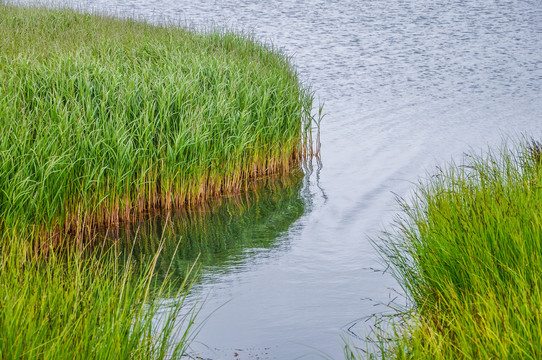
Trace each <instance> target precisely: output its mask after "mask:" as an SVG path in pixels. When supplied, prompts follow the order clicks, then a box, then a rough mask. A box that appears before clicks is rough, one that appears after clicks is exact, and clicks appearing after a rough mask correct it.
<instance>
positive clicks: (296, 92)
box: [0, 5, 312, 245]
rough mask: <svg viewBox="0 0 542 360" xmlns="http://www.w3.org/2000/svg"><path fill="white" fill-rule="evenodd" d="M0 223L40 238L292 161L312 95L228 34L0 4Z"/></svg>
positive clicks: (209, 191) (271, 57)
mask: <svg viewBox="0 0 542 360" xmlns="http://www.w3.org/2000/svg"><path fill="white" fill-rule="evenodd" d="M0 33H2V37H0V49H2V52H1V54H0V78H1V79H2V82H1V83H0V122H1V126H2V135H1V137H0V164H1V167H0V218H1V219H2V221H1V224H0V226H1V227H2V229H4V230H6V229H10V231H16V232H17V233H25V234H26V235H28V236H33V237H36V238H39V239H40V242H41V244H42V245H43V240H44V239H45V237H48V238H49V239H48V241H49V242H53V243H54V242H57V241H58V240H59V239H60V238H61V237H62V234H66V233H70V234H75V235H77V236H79V237H80V235H81V234H83V233H84V232H85V231H86V230H88V229H90V228H93V227H96V226H98V225H110V224H116V223H118V222H119V221H123V220H132V219H133V218H135V217H137V216H138V214H140V213H142V212H146V211H150V210H154V209H170V208H174V207H181V206H185V205H186V204H191V203H195V202H200V201H202V200H204V199H206V198H209V197H213V196H217V195H220V194H224V193H232V192H239V191H241V190H242V188H243V186H244V183H245V182H246V180H247V179H250V178H255V177H259V176H262V175H267V174H270V173H277V172H279V173H280V172H288V171H289V170H290V169H292V168H294V167H297V166H298V163H299V160H300V158H301V157H302V156H304V155H306V154H307V152H309V151H310V144H309V137H310V125H311V124H310V121H311V117H310V110H311V103H312V95H311V93H310V92H309V91H308V90H307V89H305V88H303V87H302V86H301V85H300V84H299V81H298V78H297V75H296V73H295V71H294V70H293V68H292V65H291V64H290V62H289V60H288V58H287V57H286V56H285V55H284V54H282V53H280V52H278V51H275V50H273V49H269V48H268V47H266V46H263V45H261V44H259V43H258V42H256V41H254V39H251V38H247V37H245V36H240V35H237V34H234V33H230V32H227V31H216V32H212V33H206V34H200V33H193V32H188V31H185V30H183V29H179V28H176V27H169V26H152V25H149V24H145V23H142V22H135V21H131V20H122V21H121V20H117V19H113V18H108V17H104V16H92V15H82V14H79V13H76V12H74V11H70V10H44V9H35V8H32V9H28V8H20V7H13V6H6V5H0Z"/></svg>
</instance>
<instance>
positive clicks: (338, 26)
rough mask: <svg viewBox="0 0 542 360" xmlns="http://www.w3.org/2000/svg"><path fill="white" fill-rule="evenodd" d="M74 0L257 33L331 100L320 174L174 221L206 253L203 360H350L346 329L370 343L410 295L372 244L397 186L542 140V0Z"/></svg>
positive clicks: (405, 188)
mask: <svg viewBox="0 0 542 360" xmlns="http://www.w3.org/2000/svg"><path fill="white" fill-rule="evenodd" d="M74 2H75V3H76V4H77V5H78V6H79V7H81V8H83V9H90V10H98V11H105V12H114V13H117V14H121V15H130V16H140V17H144V18H147V19H150V20H152V21H164V20H179V19H180V20H181V21H183V22H185V23H188V24H190V25H191V26H195V27H201V26H207V27H208V26H209V24H214V26H218V27H228V28H234V29H237V30H240V31H245V32H252V33H254V34H255V35H256V36H257V37H258V38H260V39H262V40H264V41H268V42H271V43H273V44H274V45H276V46H278V47H280V48H282V49H284V50H285V51H286V52H287V53H288V54H291V55H292V56H293V57H294V61H295V64H296V66H297V67H298V70H299V73H300V74H301V77H302V79H303V80H304V81H305V82H306V83H307V84H310V85H311V86H312V88H313V89H314V91H315V94H316V96H317V98H318V99H320V101H322V102H325V113H326V117H325V119H324V121H323V122H322V162H323V167H322V168H321V169H318V168H317V167H315V168H314V169H313V172H312V173H310V174H308V175H306V176H305V177H304V178H301V179H298V180H294V181H290V182H289V183H288V184H279V185H276V186H275V185H273V186H266V187H265V188H264V189H263V190H261V191H259V192H258V193H255V194H253V195H251V197H250V199H248V200H247V199H245V200H231V201H225V203H224V204H223V205H221V206H220V207H218V208H216V209H215V210H209V214H208V215H201V214H200V215H194V214H192V215H185V216H181V217H177V218H176V220H175V217H174V221H173V222H172V225H170V228H171V230H170V231H169V230H168V231H169V232H168V233H170V234H171V235H170V236H171V238H172V242H173V241H177V240H176V239H177V238H178V236H183V237H184V238H187V239H190V240H187V241H188V242H189V243H190V244H191V245H190V246H191V249H192V250H186V253H185V254H186V256H187V258H190V257H191V256H194V254H195V253H196V252H199V251H202V253H203V255H202V257H203V259H202V262H203V264H204V267H203V270H202V280H201V282H200V283H199V285H198V286H197V289H196V291H194V294H193V295H192V298H193V299H195V298H196V297H197V296H199V297H200V298H201V297H203V298H206V302H205V305H204V307H203V310H202V316H200V320H201V319H203V318H205V317H207V315H209V314H211V313H212V316H211V317H210V318H209V319H208V320H207V322H206V324H205V326H204V327H203V329H202V330H201V332H200V333H199V335H198V338H197V342H196V343H195V344H194V346H193V351H194V353H195V354H198V355H199V356H201V357H202V358H206V359H207V358H209V359H295V358H299V357H302V358H307V359H309V358H310V359H312V358H320V352H324V353H326V354H328V356H329V357H331V358H341V355H342V346H343V345H342V344H343V340H342V338H346V339H350V341H356V340H355V339H356V336H363V334H364V333H365V332H366V331H367V329H368V323H365V322H363V321H361V322H360V321H358V320H359V319H362V318H363V317H365V316H367V315H370V314H372V313H375V312H379V311H385V310H386V308H385V307H384V306H382V305H379V303H382V302H386V301H388V299H389V298H390V297H393V296H395V292H394V291H393V290H390V289H393V288H395V289H397V285H396V283H395V282H394V280H393V279H392V278H391V277H390V276H389V275H387V274H383V273H382V272H375V271H373V270H372V269H371V268H382V265H380V264H379V262H378V255H377V254H376V252H375V250H374V249H373V247H372V245H371V244H370V241H369V238H371V237H372V238H376V237H377V236H378V234H379V231H380V230H381V229H382V228H383V227H384V226H385V225H386V224H389V223H390V221H391V220H392V218H393V214H394V211H395V210H397V208H396V206H395V202H394V196H395V195H394V193H395V194H398V195H400V196H406V195H407V194H408V192H409V190H410V189H411V188H412V182H415V181H416V180H417V179H418V178H419V177H420V176H423V175H424V174H425V172H426V171H431V169H432V168H434V165H435V164H436V163H442V162H444V161H448V160H450V159H451V158H452V157H454V158H456V159H460V156H461V154H462V153H463V152H464V151H468V150H469V149H474V150H479V149H482V148H485V147H486V146H487V145H498V144H499V143H500V142H501V140H502V138H503V137H504V136H509V135H511V136H518V135H520V134H522V133H527V134H533V135H535V136H538V137H540V136H541V135H542V131H541V130H542V121H541V120H542V116H541V115H542V91H541V90H542V89H541V87H542V1H540V0H530V1H529V0H526V1H520V0H516V1H497V0H495V1H478V0H473V1H467V0H463V1H459V0H452V1H448V2H444V3H443V2H441V1H425V0H420V1H407V0H361V1H353V0H341V1H334V0H325V1H324V0H320V1H318V0H284V1H264V0H225V1H218V0H216V1H213V0H199V1H187V0H169V1H168V0H162V1H161V0H155V1H147V0H145V1H143V0H117V1H114V0H107V1H106V0H98V1H82V2H81V1H80V0H74ZM236 203H237V204H239V203H240V206H236V205H235V204H236ZM153 226H154V228H158V230H156V229H155V230H152V228H153ZM161 226H163V224H162V222H161V221H160V220H159V219H158V220H155V221H154V222H151V223H149V225H148V227H149V229H150V230H148V231H147V232H146V233H148V234H152V233H153V232H154V233H159V232H160V231H161V229H162V227H161ZM148 236H149V239H150V240H148V241H147V242H146V243H145V242H144V245H142V247H141V248H140V251H145V249H146V247H152V244H153V241H154V240H152V238H153V236H152V235H148ZM183 264H185V262H183V261H181V260H179V264H178V266H179V268H181V267H182V266H184V265H183ZM179 271H181V270H179ZM236 354H237V355H236Z"/></svg>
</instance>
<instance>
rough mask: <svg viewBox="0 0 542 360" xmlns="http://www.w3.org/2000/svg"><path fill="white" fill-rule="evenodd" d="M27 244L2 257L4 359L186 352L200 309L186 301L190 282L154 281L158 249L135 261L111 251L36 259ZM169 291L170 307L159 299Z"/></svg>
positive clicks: (7, 248)
mask: <svg viewBox="0 0 542 360" xmlns="http://www.w3.org/2000/svg"><path fill="white" fill-rule="evenodd" d="M2 240H4V241H5V240H6V239H2ZM24 245H25V244H20V243H17V242H16V241H13V240H9V243H8V244H7V245H6V244H5V245H4V246H3V249H2V256H1V257H0V277H1V280H0V358H1V359H115V360H116V359H171V358H178V357H180V356H181V355H183V354H184V353H185V352H186V349H187V346H188V345H189V343H190V340H191V339H192V337H193V335H194V334H195V333H194V332H193V330H194V329H191V323H192V320H193V316H194V315H196V312H195V311H194V310H195V309H192V310H190V309H184V307H183V306H182V305H183V303H184V299H185V296H186V293H187V291H188V288H189V285H188V283H186V282H181V283H179V282H175V281H174V280H173V279H171V278H170V276H169V275H168V274H166V275H164V276H165V280H160V282H159V283H157V280H156V277H155V276H154V271H155V268H156V263H157V261H158V259H159V254H160V249H158V251H157V252H156V254H155V256H154V257H153V258H150V259H148V261H144V262H139V263H138V265H136V263H135V262H133V261H130V259H129V257H128V258H127V259H126V260H123V261H121V260H120V259H119V257H118V256H117V255H118V254H115V253H113V252H111V251H108V252H105V253H104V252H102V253H99V252H95V253H94V254H93V255H92V256H90V257H88V256H86V257H85V256H82V253H80V252H79V253H71V254H61V255H60V254H58V255H57V254H56V253H54V252H49V256H48V257H47V258H44V257H42V258H39V259H32V257H31V256H29V254H25V251H28V250H27V249H26V248H25V246H24ZM165 297H168V298H170V299H171V300H170V301H169V303H168V306H167V307H165V306H164V305H163V304H161V303H160V301H159V299H161V298H165ZM159 311H160V318H161V319H162V320H161V321H160V322H159V321H157V314H158V312H159Z"/></svg>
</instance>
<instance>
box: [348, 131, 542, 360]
mask: <svg viewBox="0 0 542 360" xmlns="http://www.w3.org/2000/svg"><path fill="white" fill-rule="evenodd" d="M520 144H521V145H519V146H516V147H514V148H513V149H512V150H510V149H504V150H502V151H501V152H500V153H495V152H489V153H487V154H485V155H478V156H470V157H468V158H467V161H466V163H465V164H463V165H461V166H457V165H451V166H449V167H448V168H447V169H446V170H443V171H441V172H440V173H439V174H437V175H435V176H433V177H431V178H430V180H429V181H428V182H426V183H424V184H422V185H421V186H420V187H419V188H418V189H417V191H416V193H415V196H414V199H413V201H412V202H409V203H404V204H403V209H404V212H403V216H402V217H401V218H400V219H399V220H398V222H397V224H396V225H397V230H398V231H396V232H395V233H394V234H393V235H390V236H389V237H387V238H385V239H384V244H385V245H384V246H383V247H382V248H381V250H382V252H383V254H385V259H386V261H387V262H388V263H389V264H390V265H391V266H392V269H393V271H394V275H395V277H396V278H397V279H398V281H399V282H400V284H401V285H402V286H403V288H404V291H405V293H406V294H407V296H408V297H409V299H410V300H411V303H412V305H413V309H412V310H411V312H410V313H405V314H404V318H403V320H404V321H401V322H400V323H401V324H396V327H395V331H391V332H389V331H388V332H381V333H380V334H379V336H378V337H377V339H376V341H377V345H378V346H380V348H381V353H380V354H378V356H375V357H378V358H390V359H540V358H542V162H541V159H542V156H541V155H542V151H541V150H542V146H541V144H540V143H538V142H536V141H532V140H531V141H523V142H521V143H520ZM390 336H391V339H389V337H390ZM350 357H355V356H354V355H351V356H350Z"/></svg>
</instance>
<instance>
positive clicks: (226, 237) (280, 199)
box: [107, 173, 305, 279]
mask: <svg viewBox="0 0 542 360" xmlns="http://www.w3.org/2000/svg"><path fill="white" fill-rule="evenodd" d="M302 185H303V181H302V174H300V173H296V174H292V175H290V176H286V177H282V178H270V179H265V180H260V181H259V182H258V183H256V184H254V185H253V187H254V188H253V189H251V190H249V191H248V192H247V193H245V194H241V195H237V196H232V197H227V198H220V199H216V200H213V201H211V202H208V203H205V204H201V205H198V206H194V207H193V208H191V209H186V210H179V211H176V212H172V213H169V214H153V215H149V216H148V218H147V219H145V220H144V221H141V222H139V223H135V224H130V225H126V226H124V227H121V228H119V229H118V230H116V231H115V232H114V233H112V230H110V231H109V233H108V234H107V237H108V238H109V239H111V240H114V241H115V244H116V245H117V247H118V249H119V250H120V251H121V253H124V254H127V253H131V254H132V257H133V258H135V259H136V260H137V259H142V258H148V257H149V256H152V255H153V254H155V253H156V252H157V251H158V250H159V248H160V244H161V243H163V249H162V250H161V256H160V257H159V259H158V263H157V271H158V273H159V274H162V275H163V274H166V273H167V272H168V271H169V272H170V273H172V274H173V275H174V276H175V277H177V278H181V279H182V278H184V276H185V272H186V271H187V269H189V268H190V267H191V266H192V264H193V263H194V261H195V260H196V259H198V265H200V266H201V267H203V268H204V278H206V279H208V278H210V277H211V278H212V277H216V276H221V274H222V275H223V274H224V273H226V272H235V271H239V270H241V269H242V268H243V266H244V265H243V263H244V261H245V259H246V258H247V257H252V258H254V257H255V256H260V257H269V256H272V255H273V251H274V250H276V249H277V248H280V247H284V246H287V243H283V242H280V241H279V240H278V239H279V238H280V235H281V234H282V233H284V232H286V231H287V230H288V229H289V228H290V226H291V225H292V223H293V222H294V221H296V220H297V219H299V217H300V216H301V215H302V214H303V213H304V211H305V202H304V201H303V199H302V196H301V193H300V190H301V188H302ZM162 240H164V241H162ZM177 245H179V246H177Z"/></svg>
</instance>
